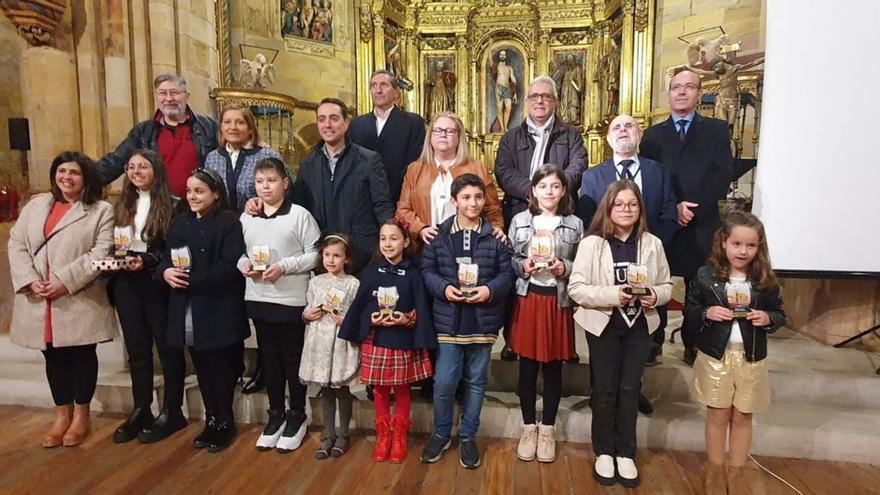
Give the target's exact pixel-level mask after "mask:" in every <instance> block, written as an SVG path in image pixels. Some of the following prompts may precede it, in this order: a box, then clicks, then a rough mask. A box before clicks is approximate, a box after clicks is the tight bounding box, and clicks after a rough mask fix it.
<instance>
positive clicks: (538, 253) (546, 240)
mask: <svg viewBox="0 0 880 495" xmlns="http://www.w3.org/2000/svg"><path fill="white" fill-rule="evenodd" d="M529 252H530V253H531V255H532V262H531V265H532V267H533V268H536V269H539V270H540V269H544V268H547V267H548V266H550V263H552V262H553V233H552V232H546V231H539V232H535V235H534V236H532V241H531V243H530V244H529Z"/></svg>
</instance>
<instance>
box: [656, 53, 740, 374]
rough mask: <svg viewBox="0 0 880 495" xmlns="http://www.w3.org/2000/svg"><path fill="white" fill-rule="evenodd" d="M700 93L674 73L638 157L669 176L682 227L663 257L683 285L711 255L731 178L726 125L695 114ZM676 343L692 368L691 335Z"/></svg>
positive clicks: (690, 79) (684, 75)
mask: <svg viewBox="0 0 880 495" xmlns="http://www.w3.org/2000/svg"><path fill="white" fill-rule="evenodd" d="M700 94H701V85H700V77H699V76H698V75H697V74H696V73H694V72H693V71H690V70H687V69H684V70H681V71H679V72H678V73H677V74H675V76H673V78H672V80H671V81H670V82H669V93H668V98H669V109H670V113H671V115H670V116H669V118H668V119H666V120H664V121H663V122H660V123H658V124H655V125H653V126H651V127H650V128H648V130H647V131H645V137H644V139H642V145H641V150H640V152H639V156H641V157H644V158H650V159H652V160H656V161H658V162H660V163H662V164H663V165H664V166H665V167H666V168H667V169H668V170H669V172H670V173H671V174H672V184H673V188H674V191H675V195H676V197H677V198H678V200H679V203H678V223H679V225H681V227H682V228H681V229H679V230H678V231H677V232H676V233H675V235H674V236H673V237H672V240H671V242H670V243H669V249H667V251H666V256H667V258H668V259H669V266H670V268H671V270H672V274H673V275H678V276H681V277H684V280H685V286H687V284H688V283H689V282H690V279H691V278H693V277H694V275H695V274H696V273H697V269H698V268H699V267H700V266H702V265H703V264H704V263H705V262H706V258H707V257H708V256H709V253H710V252H711V249H712V236H713V235H714V234H715V230H717V229H718V226H719V224H720V216H719V213H718V201H719V200H721V199H724V198H725V196H726V195H727V190H728V187H729V185H730V181H731V180H732V178H733V156H732V155H731V152H730V130H729V129H728V127H727V123H726V122H724V121H722V120H718V119H713V118H708V117H703V116H701V115H700V114H699V113H697V105H698V104H699V102H700ZM698 327H699V326H698ZM686 328H689V327H688V326H687V325H685V324H682V329H686ZM682 340H683V341H684V347H685V349H684V356H683V358H682V359H683V360H684V361H685V362H686V363H688V364H689V365H693V362H694V359H695V358H696V336H695V335H690V334H689V333H688V332H687V331H686V330H682Z"/></svg>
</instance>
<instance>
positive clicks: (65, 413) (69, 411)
mask: <svg viewBox="0 0 880 495" xmlns="http://www.w3.org/2000/svg"><path fill="white" fill-rule="evenodd" d="M72 419H73V404H67V405H64V406H55V422H54V423H52V428H50V429H49V432H48V433H46V436H44V437H43V447H46V448H47V449H51V448H52V447H57V446H59V445H61V444H62V442H63V437H64V433H66V432H67V429H68V428H70V421H71V420H72Z"/></svg>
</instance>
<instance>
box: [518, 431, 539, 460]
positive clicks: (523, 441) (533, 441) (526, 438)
mask: <svg viewBox="0 0 880 495" xmlns="http://www.w3.org/2000/svg"><path fill="white" fill-rule="evenodd" d="M537 450H538V425H522V436H520V437H519V445H517V446H516V457H517V459H519V460H521V461H526V462H528V461H533V460H535V452H536V451H537Z"/></svg>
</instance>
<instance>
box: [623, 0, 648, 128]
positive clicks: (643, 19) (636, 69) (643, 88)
mask: <svg viewBox="0 0 880 495" xmlns="http://www.w3.org/2000/svg"><path fill="white" fill-rule="evenodd" d="M654 7H655V0H636V6H635V13H634V16H633V25H634V26H633V27H634V36H633V38H634V39H633V42H634V43H633V65H632V73H633V95H632V109H631V113H630V114H631V115H632V116H633V117H635V118H636V119H637V120H639V121H640V122H641V123H642V124H643V125H647V124H648V122H649V121H650V117H651V82H652V77H651V76H652V69H653V65H654V64H653V62H654V56H653V54H654V15H655V12H654ZM621 66H622V64H621Z"/></svg>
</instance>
